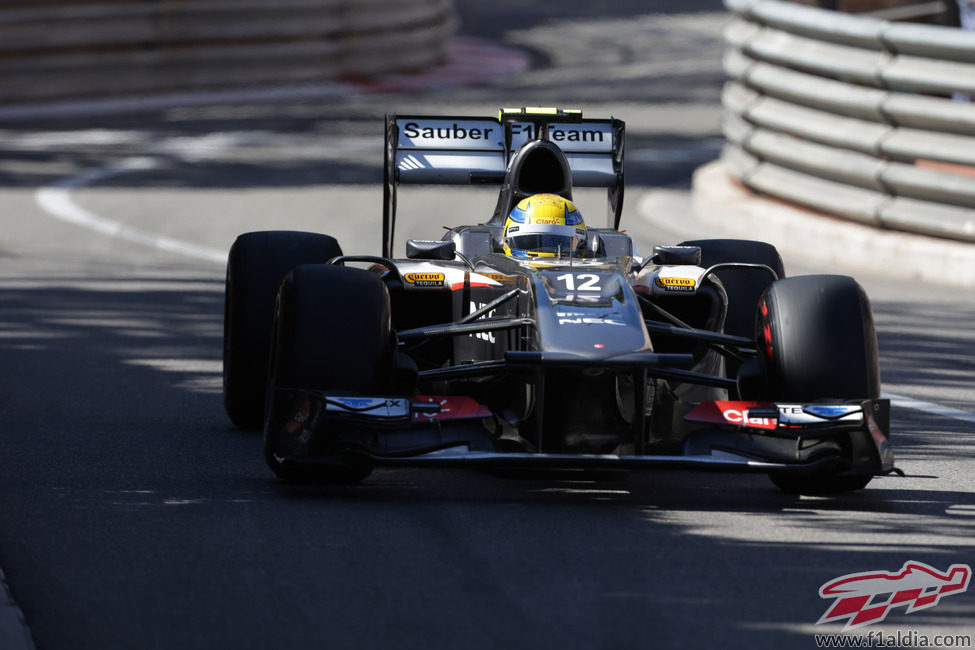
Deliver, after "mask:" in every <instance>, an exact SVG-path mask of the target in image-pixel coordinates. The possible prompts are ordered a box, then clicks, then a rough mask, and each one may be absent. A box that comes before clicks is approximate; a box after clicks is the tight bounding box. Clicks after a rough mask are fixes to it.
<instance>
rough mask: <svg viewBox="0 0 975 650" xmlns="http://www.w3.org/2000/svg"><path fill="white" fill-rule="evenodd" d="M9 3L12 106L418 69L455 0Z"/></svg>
mask: <svg viewBox="0 0 975 650" xmlns="http://www.w3.org/2000/svg"><path fill="white" fill-rule="evenodd" d="M3 4H4V7H3V8H2V9H0V105H3V106H9V105H11V104H16V103H26V102H33V103H37V102H44V101H48V100H54V99H65V98H70V99H83V98H92V97H97V98H103V97H110V96H124V95H133V94H144V93H156V92H174V91H187V90H197V89H215V88H233V87H240V86H248V87H252V88H253V87H259V86H261V85H264V84H269V85H281V84H288V83H305V82H313V81H319V80H326V79H340V78H362V77H370V76H375V75H379V74H389V73H398V72H410V71H415V70H419V69H423V68H425V67H429V66H431V65H433V64H435V63H436V62H438V61H439V60H442V59H443V58H445V56H446V50H447V42H448V40H449V38H450V36H451V34H452V32H453V30H454V27H455V17H454V13H453V6H452V3H451V0H355V1H351V0H156V1H153V2H146V1H145V0H101V1H96V0H75V1H73V2H70V1H69V0H64V1H62V2H46V3H43V4H39V3H32V2H24V1H16V0H15V1H13V2H4V3H3Z"/></svg>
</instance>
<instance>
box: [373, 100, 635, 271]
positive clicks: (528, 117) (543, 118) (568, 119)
mask: <svg viewBox="0 0 975 650" xmlns="http://www.w3.org/2000/svg"><path fill="white" fill-rule="evenodd" d="M539 139H540V140H547V141H549V142H552V143H553V144H555V145H557V146H558V147H559V148H560V149H561V150H562V152H563V153H564V154H565V156H566V159H567V160H568V161H569V167H570V168H571V170H572V184H573V186H575V187H605V188H607V198H608V201H609V225H611V226H612V227H613V228H618V227H619V221H620V216H621V214H622V210H623V146H624V124H623V121H622V120H617V119H615V118H608V119H589V118H583V117H582V112H581V111H570V110H562V109H554V108H552V109H547V108H529V109H524V108H518V109H508V108H503V109H501V111H500V113H499V115H498V117H497V118H490V117H488V118H483V117H449V116H447V117H445V116H427V115H387V116H386V148H385V156H384V165H383V253H382V254H383V256H384V257H389V256H390V254H391V251H392V249H393V231H394V227H395V219H396V188H397V186H398V185H400V184H401V183H408V184H434V185H471V184H498V185H500V184H501V183H502V182H503V181H504V179H505V172H506V170H507V167H508V162H509V161H510V160H511V156H512V154H513V153H514V152H515V151H517V149H518V147H520V146H521V145H523V144H525V143H526V142H529V141H531V140H539Z"/></svg>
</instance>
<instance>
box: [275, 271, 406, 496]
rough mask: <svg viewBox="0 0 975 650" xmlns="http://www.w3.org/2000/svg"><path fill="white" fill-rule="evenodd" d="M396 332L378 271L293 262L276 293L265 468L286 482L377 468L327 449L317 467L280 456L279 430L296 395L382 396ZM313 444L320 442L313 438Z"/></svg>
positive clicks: (340, 478)
mask: <svg viewBox="0 0 975 650" xmlns="http://www.w3.org/2000/svg"><path fill="white" fill-rule="evenodd" d="M394 376H395V373H394V343H393V331H392V326H391V321H390V313H389V293H388V291H387V289H386V285H385V284H384V283H383V281H382V280H381V279H380V278H379V277H378V276H377V275H376V274H374V273H370V272H368V271H363V270H361V269H355V268H346V267H342V266H330V265H326V264H313V265H303V266H298V267H295V268H294V269H293V270H292V271H291V272H290V273H289V274H288V275H287V276H286V277H285V279H284V282H283V283H282V284H281V290H280V293H279V295H278V304H277V317H276V320H275V339H274V347H273V351H272V358H271V373H270V380H269V382H268V390H269V395H270V396H269V398H268V399H269V406H268V414H267V418H266V422H265V431H264V452H265V458H266V460H267V463H268V465H269V466H270V467H271V469H272V470H274V472H275V474H277V475H278V476H279V477H280V478H282V479H284V480H286V481H293V482H294V481H299V482H304V481H312V480H313V481H318V482H329V483H357V482H359V481H361V480H362V479H364V478H365V477H366V476H368V474H369V473H370V472H371V471H372V467H371V465H370V464H369V463H368V461H365V460H364V459H362V458H361V457H358V456H346V455H342V454H341V452H338V453H337V454H335V455H331V452H333V451H334V450H331V449H328V448H327V444H326V443H318V444H323V445H325V449H324V452H325V453H324V455H316V456H315V458H314V461H315V464H314V465H306V464H298V463H295V462H293V461H290V460H288V459H287V458H286V457H279V455H278V451H279V441H278V434H279V432H280V431H281V428H282V427H283V426H284V424H285V422H286V420H287V418H289V417H290V415H291V414H292V413H293V411H294V404H293V396H292V395H293V394H289V392H288V391H287V390H284V391H281V390H278V389H318V390H325V391H329V393H331V394H334V395H383V394H388V393H389V390H390V388H391V386H392V382H393V378H394ZM313 444H316V443H313Z"/></svg>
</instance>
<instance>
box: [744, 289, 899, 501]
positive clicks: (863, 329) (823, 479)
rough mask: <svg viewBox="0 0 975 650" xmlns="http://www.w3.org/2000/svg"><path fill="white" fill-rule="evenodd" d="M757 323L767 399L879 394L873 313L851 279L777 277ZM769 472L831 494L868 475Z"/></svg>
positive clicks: (799, 488)
mask: <svg viewBox="0 0 975 650" xmlns="http://www.w3.org/2000/svg"><path fill="white" fill-rule="evenodd" d="M756 329H757V331H756V339H757V344H758V360H759V366H760V368H761V375H762V378H763V383H764V390H765V395H764V398H765V399H768V400H770V401H774V402H800V403H809V402H815V401H817V400H857V399H872V398H877V397H879V396H880V370H879V364H878V355H877V335H876V331H875V328H874V322H873V314H872V311H871V309H870V301H869V300H868V298H867V296H866V293H865V292H864V290H863V288H862V287H860V285H859V284H857V282H856V281H855V280H854V279H853V278H850V277H846V276H838V275H808V276H797V277H793V278H788V279H785V280H779V281H777V282H775V283H774V284H773V285H772V286H771V287H770V288H769V290H768V291H767V292H766V294H765V296H764V297H763V299H762V301H761V302H760V303H759V314H758V319H757V328H756ZM828 446H829V447H831V448H834V449H837V450H838V451H843V449H842V447H839V448H837V447H836V446H835V445H833V444H832V443H830V445H828ZM769 478H770V479H771V480H772V482H773V483H774V484H775V485H776V486H777V487H779V488H780V489H782V490H785V491H786V492H791V493H797V494H835V493H841V492H851V491H854V490H859V489H862V488H863V487H865V486H866V485H867V483H869V482H870V479H871V478H872V475H869V474H862V473H852V474H851V473H845V474H843V473H841V474H835V475H825V476H824V475H798V474H794V473H791V472H773V473H770V474H769Z"/></svg>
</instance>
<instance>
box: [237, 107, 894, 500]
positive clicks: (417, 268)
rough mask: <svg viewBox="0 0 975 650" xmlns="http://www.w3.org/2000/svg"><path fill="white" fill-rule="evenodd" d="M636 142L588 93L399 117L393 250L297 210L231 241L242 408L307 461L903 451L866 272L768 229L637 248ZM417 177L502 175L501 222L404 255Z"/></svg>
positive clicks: (880, 460) (286, 468)
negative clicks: (397, 233)
mask: <svg viewBox="0 0 975 650" xmlns="http://www.w3.org/2000/svg"><path fill="white" fill-rule="evenodd" d="M623 143H624V124H623V122H622V121H620V120H616V119H589V118H583V117H582V114H581V112H579V111H565V110H560V109H502V111H501V112H500V115H499V117H498V118H472V117H432V116H387V118H386V151H385V181H384V199H385V201H384V214H383V229H382V237H383V239H382V251H381V255H379V256H369V255H345V254H343V252H342V250H341V248H340V247H339V244H338V243H337V242H336V241H335V239H333V238H332V237H329V236H327V235H322V234H312V233H304V232H290V231H268V232H252V233H247V234H244V235H241V236H240V237H239V238H238V239H237V241H236V242H235V243H234V245H233V247H232V248H231V250H230V255H229V261H228V266H227V289H226V313H225V333H224V396H225V405H226V410H227V413H228V414H229V416H230V418H231V419H232V420H233V422H234V423H236V424H237V425H239V426H242V427H250V428H260V427H263V429H264V436H265V456H266V460H267V462H268V464H269V465H270V467H271V468H272V469H273V470H274V472H275V473H276V474H277V475H278V476H279V477H281V478H283V479H285V480H288V481H327V482H357V481H359V480H361V479H363V478H364V477H365V476H366V475H368V474H369V472H370V471H371V470H372V468H373V467H374V466H377V465H446V466H457V465H465V466H480V467H491V468H509V467H516V468H517V467H544V468H594V469H600V470H604V469H607V468H642V467H654V466H663V467H686V468H700V469H720V470H729V471H753V472H763V473H766V474H768V475H769V476H770V477H771V479H772V481H773V482H774V483H775V484H776V485H777V486H779V487H780V488H782V489H784V490H787V491H791V492H797V493H827V492H844V491H850V490H856V489H860V488H862V487H864V486H865V485H866V484H867V483H868V482H869V481H870V479H871V478H872V477H873V476H877V475H883V474H887V473H889V472H891V471H894V466H893V454H892V452H891V449H890V446H889V413H890V405H889V402H888V400H885V399H880V378H879V371H878V365H877V340H876V334H875V331H874V325H873V317H872V314H871V309H870V303H869V301H868V299H867V297H866V295H865V293H864V291H863V289H862V288H861V287H860V286H859V285H858V284H857V283H856V282H855V281H854V280H853V279H852V278H849V277H845V276H838V275H813V276H797V277H790V278H786V277H784V276H785V273H784V270H783V265H782V261H781V258H780V257H779V255H778V253H777V252H776V250H775V248H774V247H773V246H771V245H769V244H765V243H762V242H757V241H743V240H729V239H715V240H699V241H687V242H683V243H681V244H680V245H676V246H657V247H655V248H654V249H653V251H652V252H651V253H650V254H648V255H646V256H644V257H641V256H639V255H638V254H637V253H636V251H635V250H634V245H633V242H632V240H631V239H630V237H629V236H628V235H626V234H625V233H623V232H621V231H620V230H619V224H620V218H621V214H622V202H623V149H624V146H623ZM407 183H426V184H464V185H470V184H485V183H492V184H497V185H499V186H500V192H499V196H498V202H497V206H496V208H495V210H494V213H493V216H491V217H490V219H487V220H485V222H484V223H481V224H476V225H456V226H455V227H453V228H451V229H449V230H448V231H447V232H446V233H445V234H444V235H443V237H442V238H441V239H439V240H433V241H426V240H422V241H421V240H411V241H408V242H406V257H405V259H394V258H393V256H392V251H393V244H394V239H393V233H394V223H395V217H396V193H397V189H398V187H399V185H401V184H407ZM574 186H576V187H605V188H606V189H607V192H608V199H609V218H608V220H607V224H606V227H592V226H591V225H590V227H588V228H587V227H586V226H585V224H583V223H582V220H581V218H576V217H577V216H578V214H577V212H576V211H575V208H574V205H573V204H572V202H571V201H572V191H573V187H574ZM538 197H541V198H538ZM533 205H535V206H542V207H544V206H548V207H546V208H545V209H546V210H548V212H545V213H544V214H542V213H541V212H539V213H538V214H542V216H541V217H538V218H536V217H532V216H531V215H530V214H529V211H530V210H533V209H534V208H533V207H532V206H533ZM525 206H528V207H525ZM552 206H556V207H554V208H553V207H552ZM541 209H542V208H541V207H539V210H541ZM526 215H528V216H526ZM546 215H547V216H546ZM574 215H575V216H574ZM437 216H438V217H439V218H441V219H447V218H450V215H437ZM533 219H534V220H533ZM556 241H557V242H558V244H557V245H556V244H554V242H556ZM532 246H536V247H537V248H536V250H531V248H532Z"/></svg>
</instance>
